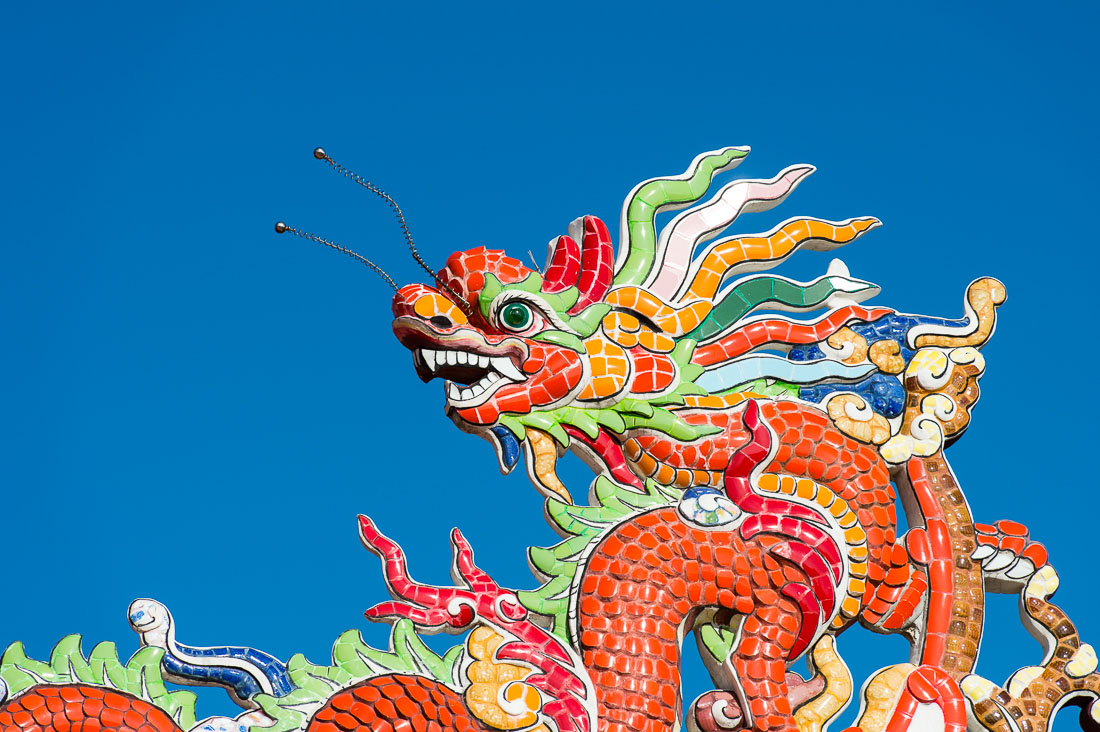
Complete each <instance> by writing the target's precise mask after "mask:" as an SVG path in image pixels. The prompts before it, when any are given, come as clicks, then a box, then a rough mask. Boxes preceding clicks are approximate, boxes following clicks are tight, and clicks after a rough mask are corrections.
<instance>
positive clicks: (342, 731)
mask: <svg viewBox="0 0 1100 732" xmlns="http://www.w3.org/2000/svg"><path fill="white" fill-rule="evenodd" d="M487 729H489V728H488V727H486V726H485V725H484V724H482V723H481V722H480V721H479V720H477V719H476V718H475V717H473V716H472V715H471V714H470V710H469V709H467V708H466V704H465V703H464V702H463V700H462V695H461V694H458V693H457V692H455V691H452V690H451V689H449V688H447V687H446V686H444V685H443V684H440V683H439V682H437V681H434V680H432V679H428V678H425V677H423V676H410V675H404V674H391V675H387V676H376V677H375V678H372V679H368V680H366V681H364V682H362V683H361V684H357V685H356V686H352V687H351V688H348V689H344V690H343V691H341V692H340V693H339V694H336V695H335V696H333V697H332V698H331V699H329V700H328V701H327V702H326V703H325V706H323V707H321V708H320V709H319V710H318V711H317V713H316V714H314V715H313V719H312V720H311V721H310V723H309V726H308V727H307V728H306V732H351V730H371V732H444V730H447V731H448V732H452V731H453V732H475V731H476V732H483V731H484V730H487Z"/></svg>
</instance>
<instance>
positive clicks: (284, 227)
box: [275, 221, 398, 292]
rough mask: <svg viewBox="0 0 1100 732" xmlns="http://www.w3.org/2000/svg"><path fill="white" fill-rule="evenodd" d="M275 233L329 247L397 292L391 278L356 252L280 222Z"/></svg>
mask: <svg viewBox="0 0 1100 732" xmlns="http://www.w3.org/2000/svg"><path fill="white" fill-rule="evenodd" d="M275 231H276V232H278V233H279V234H284V233H290V234H294V236H297V237H301V238H302V239H309V240H310V241H313V242H316V243H318V244H321V245H322V246H326V247H329V248H330V249H335V250H336V251H338V252H343V253H344V254H346V255H348V256H349V257H351V258H352V259H356V260H359V261H360V262H362V263H363V264H365V265H366V266H367V267H369V268H370V269H371V270H373V271H374V273H375V274H377V275H378V276H379V277H381V278H382V279H383V280H385V281H386V284H387V285H389V286H390V287H392V288H393V291H394V292H397V290H398V287H397V283H396V282H394V281H393V278H392V277H390V276H389V275H388V274H387V273H386V270H384V269H382V268H381V267H379V266H378V265H377V264H375V263H374V262H372V261H370V260H369V259H367V258H366V257H364V256H363V255H362V254H359V253H358V252H353V251H352V250H351V249H348V248H347V247H345V246H342V245H340V244H337V243H336V242H334V241H329V240H328V239H325V238H324V237H321V236H317V235H316V234H311V233H309V232H308V231H304V230H302V229H296V228H294V227H293V226H287V225H286V224H284V223H283V222H282V221H280V222H279V223H277V224H275Z"/></svg>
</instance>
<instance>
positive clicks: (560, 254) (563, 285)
mask: <svg viewBox="0 0 1100 732" xmlns="http://www.w3.org/2000/svg"><path fill="white" fill-rule="evenodd" d="M546 250H547V255H546V272H544V273H543V275H542V291H543V292H549V293H555V292H561V291H562V290H565V289H567V288H569V287H571V286H573V285H574V284H576V282H577V278H578V277H579V276H580V274H581V248H580V247H579V246H578V245H577V241H576V239H574V238H573V237H571V236H559V237H558V238H557V239H552V240H551V241H550V243H549V244H547V245H546Z"/></svg>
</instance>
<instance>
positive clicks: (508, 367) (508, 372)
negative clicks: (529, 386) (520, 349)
mask: <svg viewBox="0 0 1100 732" xmlns="http://www.w3.org/2000/svg"><path fill="white" fill-rule="evenodd" d="M493 368H494V369H496V370H497V371H498V372H500V373H501V374H503V375H504V376H507V377H508V378H509V379H511V380H512V381H526V379H527V377H526V376H524V375H523V372H521V371H520V370H519V369H517V368H516V365H515V364H514V363H512V359H510V358H508V357H507V356H494V357H493Z"/></svg>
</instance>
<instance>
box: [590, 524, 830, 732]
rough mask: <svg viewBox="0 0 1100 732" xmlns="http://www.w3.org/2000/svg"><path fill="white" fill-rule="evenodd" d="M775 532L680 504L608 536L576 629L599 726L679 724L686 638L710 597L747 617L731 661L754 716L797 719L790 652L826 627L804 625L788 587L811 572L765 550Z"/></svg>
mask: <svg viewBox="0 0 1100 732" xmlns="http://www.w3.org/2000/svg"><path fill="white" fill-rule="evenodd" d="M776 542H777V539H776V538H775V537H774V536H771V537H764V536H760V537H754V538H752V539H749V540H744V539H742V537H741V534H740V533H739V532H738V531H736V530H734V531H723V530H702V529H699V528H695V527H693V526H690V525H688V524H686V523H684V522H683V521H682V520H681V519H680V517H679V514H678V513H677V511H676V509H675V508H672V507H667V508H660V509H654V510H652V511H649V512H646V513H642V514H639V515H637V516H634V517H633V518H631V519H629V520H628V521H626V522H624V523H623V524H620V525H619V526H618V527H616V528H615V529H614V530H612V531H611V532H609V533H608V534H607V535H606V536H605V537H604V538H603V539H602V540H601V541H600V543H599V544H598V545H597V546H596V547H595V548H594V550H593V552H592V554H591V556H590V557H589V560H588V564H587V567H586V569H585V573H584V577H583V579H582V581H581V585H580V588H579V589H580V593H579V601H578V605H577V607H578V617H577V633H578V636H579V643H580V647H581V650H582V653H583V658H584V663H585V667H586V668H587V669H588V670H589V674H590V676H591V678H592V681H593V685H594V687H595V690H596V701H597V711H598V715H599V719H600V720H601V732H628V731H629V732H668V730H671V729H673V728H674V727H675V725H676V723H677V718H678V717H679V716H680V709H679V698H680V670H679V663H680V641H681V640H682V638H683V636H684V634H685V633H686V632H687V631H688V630H690V626H691V624H692V623H693V621H694V618H695V617H696V615H697V614H698V612H699V611H700V610H702V609H704V608H721V609H724V610H729V611H733V612H735V613H737V614H738V615H741V616H744V618H745V619H744V621H743V623H742V638H741V641H740V643H739V645H738V647H737V658H736V659H735V667H736V669H737V671H738V673H739V676H740V677H741V679H742V682H743V691H744V700H743V701H744V703H743V706H744V708H745V709H747V710H748V711H749V713H751V714H752V715H753V723H754V725H753V728H754V729H758V730H768V731H769V732H771V731H773V730H796V729H797V725H796V724H795V721H794V719H793V716H792V713H791V712H792V710H791V707H790V703H789V701H788V699H787V682H786V663H787V661H788V660H790V658H791V656H792V655H794V654H792V650H793V649H795V647H796V644H797V643H798V640H799V638H800V637H806V636H807V635H812V634H813V633H814V632H815V631H816V630H817V629H818V628H817V626H816V625H815V626H814V627H810V628H803V627H802V626H803V624H806V623H807V622H810V623H812V620H807V614H806V613H805V611H804V609H800V608H799V606H798V605H797V604H796V603H795V602H793V601H792V600H791V599H789V598H788V597H787V596H784V595H781V594H780V593H781V591H783V589H784V588H785V587H786V586H787V585H790V584H799V583H806V584H808V583H810V579H809V578H808V577H807V575H806V574H805V572H804V571H803V570H802V568H800V567H799V566H798V565H797V564H795V563H787V562H784V563H780V562H779V561H777V560H776V559H775V558H774V557H773V556H772V554H771V553H769V549H770V548H772V547H775V546H777V543H776ZM807 592H808V590H807ZM819 622H823V619H819ZM745 681H747V682H748V683H744V682H745Z"/></svg>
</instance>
